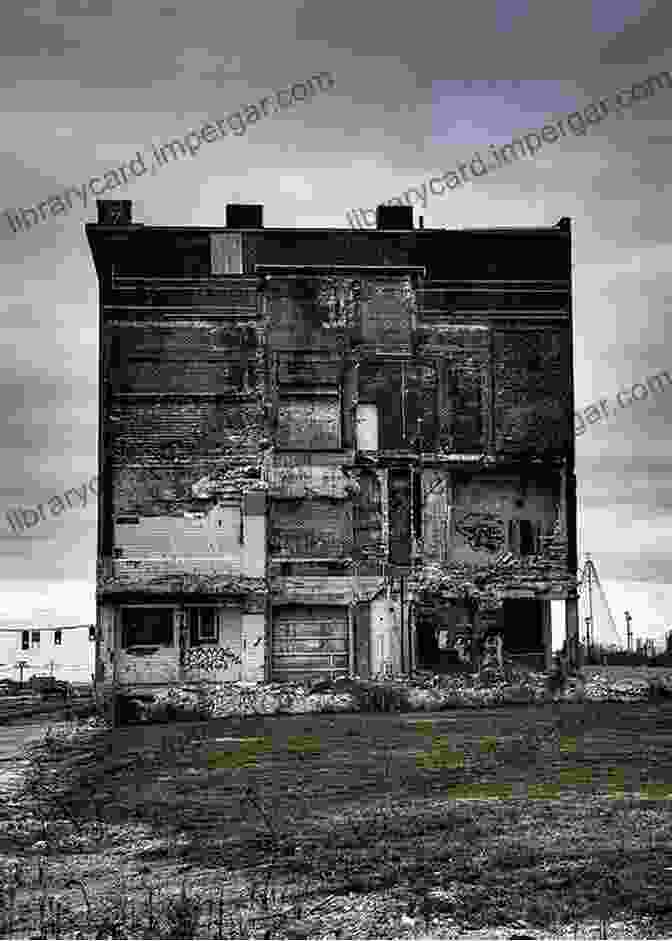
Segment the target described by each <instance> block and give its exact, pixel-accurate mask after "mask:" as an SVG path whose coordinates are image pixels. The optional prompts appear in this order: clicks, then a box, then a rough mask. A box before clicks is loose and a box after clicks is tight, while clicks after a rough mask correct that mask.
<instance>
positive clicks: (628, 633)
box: [625, 611, 632, 653]
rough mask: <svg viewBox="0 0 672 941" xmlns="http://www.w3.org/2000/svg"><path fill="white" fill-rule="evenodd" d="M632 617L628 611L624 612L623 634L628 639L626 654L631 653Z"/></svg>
mask: <svg viewBox="0 0 672 941" xmlns="http://www.w3.org/2000/svg"><path fill="white" fill-rule="evenodd" d="M631 624H632V615H631V614H630V612H629V611H626V612H625V633H626V637H627V638H628V653H630V652H631V651H632V627H631Z"/></svg>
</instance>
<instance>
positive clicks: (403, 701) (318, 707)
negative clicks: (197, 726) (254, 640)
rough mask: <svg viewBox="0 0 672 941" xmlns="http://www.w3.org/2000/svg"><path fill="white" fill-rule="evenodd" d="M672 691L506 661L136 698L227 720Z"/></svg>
mask: <svg viewBox="0 0 672 941" xmlns="http://www.w3.org/2000/svg"><path fill="white" fill-rule="evenodd" d="M655 694H658V695H672V677H657V678H655V679H646V678H641V677H635V678H630V679H627V680H624V679H623V678H622V677H621V678H617V677H614V676H609V675H605V674H604V673H597V672H593V673H591V672H590V669H588V670H587V671H586V673H585V675H582V674H578V675H576V676H564V677H563V676H561V675H560V674H552V673H543V672H534V671H526V670H525V669H521V668H516V667H513V666H512V665H511V664H506V663H505V664H504V666H503V667H488V668H486V669H482V670H481V671H480V672H477V673H464V672H463V673H454V674H432V673H427V672H425V673H416V674H411V675H409V674H405V675H394V676H389V675H387V676H385V677H382V676H381V677H374V678H372V679H363V678H361V677H359V676H342V677H339V678H336V679H333V680H324V681H321V682H319V683H314V684H312V685H310V684H309V683H289V682H287V683H246V682H242V681H237V682H212V683H208V684H204V683H201V684H196V683H192V684H191V686H189V685H186V686H174V687H171V688H169V689H167V690H165V691H163V692H160V693H157V694H156V695H155V696H154V698H153V701H152V702H144V703H143V702H141V701H140V700H133V702H134V703H135V704H136V705H137V713H136V718H138V719H140V720H141V721H142V720H145V721H147V720H150V719H163V720H166V719H174V718H194V717H195V716H198V717H199V718H208V717H210V718H228V717H234V716H240V717H244V716H255V715H301V714H309V713H336V712H390V711H394V712H398V711H436V710H441V709H451V708H453V709H454V708H484V707H485V708H488V707H492V706H498V705H511V704H514V703H520V704H523V705H526V704H534V703H549V702H566V703H582V702H632V703H637V702H644V701H647V700H649V699H650V698H651V697H652V696H653V695H655Z"/></svg>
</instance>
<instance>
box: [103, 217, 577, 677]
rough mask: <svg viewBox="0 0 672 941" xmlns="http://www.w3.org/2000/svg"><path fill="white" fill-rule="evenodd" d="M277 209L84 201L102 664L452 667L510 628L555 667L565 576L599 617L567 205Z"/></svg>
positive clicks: (511, 639) (153, 673)
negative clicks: (582, 478)
mask: <svg viewBox="0 0 672 941" xmlns="http://www.w3.org/2000/svg"><path fill="white" fill-rule="evenodd" d="M262 214H263V207H261V206H257V205H228V206H227V207H226V219H225V223H226V224H225V226H220V227H217V228H211V229H204V228H197V227H179V228H177V227H176V228H172V227H155V226H149V225H144V224H141V223H137V222H134V221H133V218H132V204H131V203H130V202H129V201H102V200H101V201H99V202H98V221H97V223H96V224H88V225H87V226H86V231H87V236H88V240H89V244H90V247H91V251H92V255H93V261H94V264H95V268H96V271H97V275H98V281H99V292H100V437H99V532H98V584H97V609H98V619H97V637H96V648H97V656H96V677H97V682H98V683H99V684H100V688H102V689H109V688H111V687H112V686H113V685H115V684H116V687H117V688H137V689H139V688H143V689H153V688H157V687H160V686H162V685H166V684H176V683H178V684H179V683H191V682H194V681H196V682H199V681H202V682H220V681H222V680H236V679H242V680H248V681H256V680H261V679H266V680H308V679H316V678H318V677H320V678H321V677H329V676H335V675H341V674H345V673H351V674H356V675H359V676H372V675H378V674H381V673H385V672H392V673H397V672H408V671H411V670H420V669H427V670H434V671H442V670H444V669H449V668H450V664H451V663H453V662H454V661H455V657H456V652H459V651H462V653H463V654H464V650H465V649H471V651H472V654H471V655H472V656H473V655H474V652H475V651H476V650H477V649H482V647H483V644H484V643H485V642H486V641H489V640H492V639H493V638H495V637H497V638H499V640H498V643H499V644H500V647H501V649H503V651H504V653H505V654H506V655H507V656H509V657H511V658H512V659H513V660H514V661H515V660H516V659H518V660H520V661H521V662H524V663H526V664H528V665H529V666H533V667H535V666H536V667H538V668H544V667H549V666H550V657H551V618H550V610H551V607H550V606H551V601H552V600H557V601H561V602H563V603H564V609H565V618H566V629H567V638H568V641H569V650H570V652H571V651H572V650H574V649H575V646H576V643H577V641H578V613H577V593H576V566H577V559H576V498H575V488H576V483H575V474H574V428H573V418H572V409H573V405H572V403H573V369H572V308H571V230H570V220H569V219H562V220H560V222H559V223H557V225H554V226H550V227H545V228H506V229H503V228H502V229H480V230H446V229H425V228H423V227H422V224H421V226H420V228H417V229H416V228H414V225H413V213H412V210H411V209H410V208H406V207H398V206H392V207H390V206H385V207H379V209H378V211H377V228H376V229H375V230H368V229H367V230H364V229H362V230H353V229H346V230H344V229H287V228H276V229H273V228H265V227H264V224H263V215H262ZM421 223H422V220H421ZM479 644H480V645H481V646H480V648H479ZM470 645H471V646H470Z"/></svg>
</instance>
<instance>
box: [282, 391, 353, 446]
mask: <svg viewBox="0 0 672 941" xmlns="http://www.w3.org/2000/svg"><path fill="white" fill-rule="evenodd" d="M277 446H278V447H279V448H289V449H291V448H297V449H298V450H332V449H337V448H340V446H341V409H340V401H339V399H338V398H337V397H336V396H319V397H318V396H316V397H314V398H313V397H306V398H300V397H290V398H283V399H281V401H280V404H279V407H278V431H277Z"/></svg>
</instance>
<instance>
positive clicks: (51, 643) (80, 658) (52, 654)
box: [0, 624, 95, 683]
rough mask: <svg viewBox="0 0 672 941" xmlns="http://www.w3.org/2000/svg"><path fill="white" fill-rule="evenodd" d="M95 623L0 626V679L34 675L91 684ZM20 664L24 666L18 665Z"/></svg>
mask: <svg viewBox="0 0 672 941" xmlns="http://www.w3.org/2000/svg"><path fill="white" fill-rule="evenodd" d="M94 639H95V626H94V625H92V624H91V625H89V624H78V625H68V626H63V627H35V626H30V627H26V626H19V627H1V628H0V664H2V666H0V670H1V671H2V672H0V678H6V679H16V680H18V679H20V678H21V675H22V674H23V679H24V681H25V680H27V679H29V678H30V677H31V676H34V675H52V676H54V677H55V678H56V679H57V680H67V681H69V682H71V683H72V682H74V683H90V682H91V676H92V674H93V672H94V665H95V657H94V653H95V645H94V643H93V641H94ZM19 664H23V668H22V669H21V668H20V667H19Z"/></svg>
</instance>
